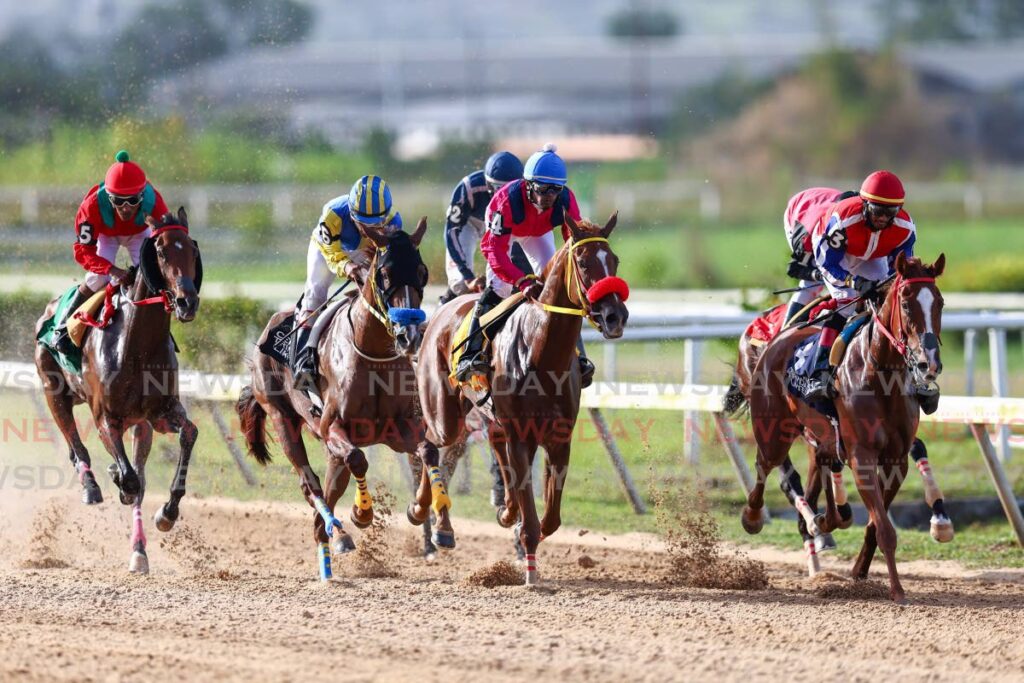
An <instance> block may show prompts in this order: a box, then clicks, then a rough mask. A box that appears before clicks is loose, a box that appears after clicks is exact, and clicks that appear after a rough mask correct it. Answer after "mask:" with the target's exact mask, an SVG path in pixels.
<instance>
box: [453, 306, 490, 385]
mask: <svg viewBox="0 0 1024 683" xmlns="http://www.w3.org/2000/svg"><path fill="white" fill-rule="evenodd" d="M500 303H501V297H500V296H498V293H497V292H495V291H494V290H493V289H491V288H490V287H487V288H485V289H484V292H483V294H481V295H480V298H479V299H478V300H477V302H476V308H474V309H473V321H472V322H471V323H470V324H469V341H467V342H466V348H465V349H464V350H463V351H462V357H461V358H460V359H459V365H458V367H456V368H455V378H456V379H457V380H459V381H460V382H467V381H469V378H470V377H471V376H472V375H473V374H474V373H482V374H486V373H487V372H488V371H489V370H490V369H491V359H490V358H489V357H488V356H487V354H486V353H484V335H483V333H482V332H481V331H480V318H481V317H483V315H484V314H485V313H487V311H489V310H491V309H492V308H494V307H495V306H497V305H498V304H500Z"/></svg>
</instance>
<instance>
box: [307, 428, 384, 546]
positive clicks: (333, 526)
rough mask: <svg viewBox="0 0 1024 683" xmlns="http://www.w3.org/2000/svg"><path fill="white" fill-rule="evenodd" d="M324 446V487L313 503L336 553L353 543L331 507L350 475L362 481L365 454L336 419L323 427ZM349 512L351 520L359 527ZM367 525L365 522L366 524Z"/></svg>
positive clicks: (364, 469) (363, 477)
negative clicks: (325, 436) (325, 471)
mask: <svg viewBox="0 0 1024 683" xmlns="http://www.w3.org/2000/svg"><path fill="white" fill-rule="evenodd" d="M324 445H325V447H326V449H327V473H326V476H327V490H326V492H325V493H326V495H325V500H321V501H319V502H318V503H317V509H318V510H320V514H321V516H322V517H323V518H324V523H325V524H326V525H327V528H328V533H329V534H330V535H331V537H332V538H333V539H334V543H333V548H332V550H333V551H334V553H336V554H344V553H347V552H351V551H352V550H355V547H356V544H355V542H354V541H353V540H352V537H351V536H349V534H348V532H347V531H345V528H344V527H343V526H342V524H341V522H340V521H339V520H338V519H337V518H336V517H335V516H334V508H335V506H336V505H337V504H338V500H340V499H341V497H342V496H343V495H345V491H346V490H347V489H348V482H349V478H350V477H352V476H355V477H357V481H358V479H359V478H362V479H363V481H364V482H365V480H366V471H367V469H368V468H369V464H368V463H367V462H366V455H364V454H363V452H362V451H361V450H359V449H358V448H356V447H355V446H353V445H352V442H351V441H350V440H349V437H348V433H347V432H346V431H345V430H344V429H343V428H342V427H341V425H339V424H338V423H337V422H335V423H332V424H331V426H330V427H329V428H328V430H327V438H326V439H325V441H324ZM356 519H357V518H356V517H355V515H354V513H353V516H352V520H353V522H355V523H356V525H357V526H359V523H358V522H357V521H356ZM369 519H370V521H371V522H372V521H373V506H372V502H371V506H370V508H369ZM368 525H369V522H367V524H366V526H368Z"/></svg>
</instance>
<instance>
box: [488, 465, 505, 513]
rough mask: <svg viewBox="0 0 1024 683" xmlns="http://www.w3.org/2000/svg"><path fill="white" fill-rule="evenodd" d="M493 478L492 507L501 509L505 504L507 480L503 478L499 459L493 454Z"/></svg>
mask: <svg viewBox="0 0 1024 683" xmlns="http://www.w3.org/2000/svg"><path fill="white" fill-rule="evenodd" d="M491 476H492V477H494V482H493V483H492V484H491V505H492V506H493V507H496V508H497V507H501V506H502V505H504V504H505V479H504V478H502V476H501V465H499V464H498V459H497V458H495V457H494V454H493V453H492V454H491Z"/></svg>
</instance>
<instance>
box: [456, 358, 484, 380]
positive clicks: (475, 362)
mask: <svg viewBox="0 0 1024 683" xmlns="http://www.w3.org/2000/svg"><path fill="white" fill-rule="evenodd" d="M490 369H491V362H490V360H489V359H488V358H487V357H486V356H484V354H483V352H480V353H478V354H477V355H475V356H473V357H472V358H463V359H461V360H460V361H459V365H458V367H456V368H455V379H457V380H459V381H460V382H468V381H469V378H470V377H472V376H473V375H474V374H476V373H480V374H487V372H488V371H489V370H490Z"/></svg>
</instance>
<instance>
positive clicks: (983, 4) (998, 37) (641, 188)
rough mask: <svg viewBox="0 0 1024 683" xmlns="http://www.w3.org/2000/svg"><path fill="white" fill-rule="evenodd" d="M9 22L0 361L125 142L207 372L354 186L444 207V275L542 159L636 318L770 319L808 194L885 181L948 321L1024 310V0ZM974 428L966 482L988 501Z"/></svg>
mask: <svg viewBox="0 0 1024 683" xmlns="http://www.w3.org/2000/svg"><path fill="white" fill-rule="evenodd" d="M0 6H2V7H3V11H2V12H0V102H2V105H3V106H2V107H0V264H2V275H0V291H2V292H3V295H2V297H0V308H2V310H0V315H2V317H3V318H4V320H5V321H6V323H7V324H5V325H4V326H2V327H3V329H0V358H4V359H22V360H24V359H26V358H28V357H29V356H30V354H31V348H32V340H31V339H30V338H28V337H27V336H26V335H25V334H24V331H25V329H27V328H29V327H30V326H31V324H32V321H33V320H34V319H35V317H36V315H37V314H38V311H39V310H41V308H42V305H43V303H44V302H45V301H46V300H47V298H48V297H50V296H52V295H53V294H54V293H56V292H59V291H62V290H63V289H64V288H66V287H67V286H69V285H70V284H71V283H72V282H73V281H74V280H75V279H77V278H80V277H81V275H82V272H81V270H80V268H79V267H78V266H77V265H76V264H75V263H74V262H73V259H72V253H71V246H72V243H73V238H74V235H73V225H72V221H73V217H74V213H75V209H76V207H77V205H78V202H79V201H80V200H81V197H82V196H83V195H84V194H85V192H86V191H87V190H88V189H89V188H90V187H91V186H92V185H93V184H95V183H97V182H99V181H100V180H101V179H102V177H103V173H104V171H105V169H106V168H107V166H108V165H109V164H110V163H111V162H112V160H113V155H114V153H115V152H116V151H117V150H118V149H122V148H126V149H128V150H129V151H130V152H131V154H132V158H133V160H136V161H138V162H139V163H140V164H141V165H142V166H143V168H144V169H145V170H146V171H147V173H148V174H149V177H150V179H151V180H152V181H153V183H154V185H155V186H156V187H157V188H158V189H159V190H160V191H161V192H162V193H163V195H164V197H165V198H166V199H167V201H168V204H169V205H171V206H172V207H174V206H177V205H185V206H186V207H187V209H188V210H189V212H190V215H191V217H192V223H193V233H194V235H195V236H196V238H197V239H198V240H199V241H200V243H201V245H202V247H203V251H204V259H205V263H206V279H207V282H208V284H207V286H206V287H205V288H204V290H208V292H207V291H204V294H209V296H208V297H205V296H204V302H203V315H202V316H200V318H201V320H197V322H196V323H193V324H192V325H191V326H189V327H188V329H185V328H184V327H180V326H177V327H176V332H175V333H176V334H177V335H179V340H180V341H182V342H183V343H182V346H183V358H184V362H185V364H186V365H189V366H190V367H194V368H198V369H202V370H210V371H221V372H223V371H228V372H241V371H242V370H244V354H245V353H246V352H247V351H248V349H249V348H250V346H249V343H250V342H251V341H252V340H254V339H255V337H256V335H257V334H258V333H259V330H260V329H261V328H262V325H263V322H264V321H265V320H266V316H267V315H269V311H270V310H271V309H273V308H276V307H277V306H280V305H282V304H283V303H285V302H290V301H294V300H295V299H296V298H297V297H298V295H299V293H300V291H301V285H302V281H303V279H304V276H305V252H306V248H307V240H308V239H309V234H310V232H311V230H312V228H313V226H314V224H315V222H316V221H317V219H318V216H319V212H320V208H321V206H322V205H323V203H324V202H325V201H327V200H328V199H330V198H332V197H334V196H337V195H340V194H342V193H344V192H347V190H348V188H349V187H350V185H351V184H352V183H353V182H354V180H355V179H356V178H358V177H359V176H361V175H363V174H366V173H378V174H381V175H383V176H385V177H386V178H387V179H388V181H389V182H390V183H391V185H392V188H393V192H394V196H395V201H396V205H397V206H398V207H399V209H400V210H401V211H402V212H403V214H405V216H406V217H414V216H419V215H427V216H428V217H429V219H430V225H431V226H432V229H431V232H430V233H428V238H427V243H426V244H425V246H424V253H425V256H426V258H427V261H428V263H429V265H430V267H431V272H432V282H433V283H435V284H437V283H441V282H442V280H443V272H444V271H443V256H444V248H443V238H442V234H441V233H442V230H443V218H444V213H445V210H446V207H447V202H448V199H449V197H450V196H451V191H452V188H453V187H454V186H455V184H456V183H457V182H458V181H459V179H460V178H462V176H464V175H465V174H467V173H469V172H471V171H473V170H476V169H478V168H480V167H481V166H482V164H483V162H484V160H485V159H486V158H487V156H488V155H489V154H490V153H491V152H492V151H495V150H497V149H510V150H512V151H514V152H516V153H518V154H520V155H521V156H522V157H523V158H524V159H525V157H526V156H527V155H528V154H530V153H531V152H532V151H534V150H536V149H538V148H539V147H540V146H541V145H542V144H543V143H545V142H547V141H553V142H555V143H557V144H558V145H559V151H560V152H561V153H562V154H563V156H564V157H565V158H566V159H567V160H568V162H569V166H570V185H571V186H572V188H573V189H574V190H575V191H576V193H577V195H578V196H579V197H580V199H581V200H582V204H583V208H584V213H585V214H589V215H590V216H592V217H593V218H594V219H595V220H597V221H603V219H604V218H605V217H606V216H607V215H608V214H609V213H610V212H611V211H613V210H615V209H618V210H619V211H620V212H621V218H620V221H619V225H620V226H621V227H620V228H619V229H618V230H617V231H616V234H615V245H614V246H615V249H616V251H617V252H618V253H619V255H620V256H621V260H622V266H621V270H620V274H621V275H623V276H624V277H626V279H627V280H629V282H630V284H631V285H632V286H633V287H634V289H635V290H638V291H641V292H642V294H641V295H640V296H638V297H637V301H638V302H639V303H638V305H640V306H641V310H643V309H642V306H643V302H644V301H647V302H649V306H650V310H657V309H658V306H670V305H672V306H676V305H689V306H692V310H694V311H700V312H705V313H706V312H712V313H722V314H735V313H737V312H742V311H750V310H754V309H757V308H759V307H762V306H765V305H767V304H768V303H769V301H770V299H769V297H767V295H766V291H768V290H771V289H774V288H777V287H785V286H788V285H789V284H791V283H789V282H788V281H787V279H786V276H785V268H786V263H787V257H788V248H787V245H786V243H785V241H784V239H783V232H782V227H781V217H782V213H783V210H784V208H785V203H786V199H787V198H788V197H789V196H790V195H791V194H793V193H794V192H796V191H798V190H800V189H802V188H804V187H808V186H811V185H821V184H828V185H832V186H835V187H840V188H843V189H846V188H853V189H855V188H856V187H858V186H859V184H860V181H861V179H862V178H863V177H864V175H866V174H867V173H868V172H870V171H872V170H875V169H878V168H888V169H890V170H892V171H894V172H896V173H897V174H899V175H900V176H901V177H902V178H903V179H904V181H905V183H906V185H907V188H908V202H907V208H908V210H909V212H910V213H911V215H912V216H913V217H914V219H915V221H916V223H917V225H918V235H919V238H918V243H917V245H918V246H917V250H918V253H919V255H921V256H923V257H924V258H925V259H926V260H933V259H934V258H935V257H937V256H938V254H939V252H940V251H944V252H945V253H946V255H947V259H948V266H947V270H946V275H944V276H943V278H942V286H943V290H944V292H951V293H963V296H961V298H959V299H957V298H956V297H950V296H948V295H947V302H951V306H948V307H959V308H961V309H967V310H971V311H979V310H989V309H1010V310H1018V311H1019V310H1022V309H1024V299H1022V297H1021V292H1022V291H1024V258H1022V255H1024V226H1022V218H1024V192H1022V189H1024V3H1022V2H1020V0H862V1H859V2H850V1H843V2H839V1H832V0H777V1H776V2H772V3H762V2H756V1H755V0H689V1H688V2H681V1H677V2H669V1H661V0H560V1H559V2H550V0H547V1H543V2H542V1H540V0H519V1H518V2H515V3H497V2H476V3H472V2H458V1H455V0H392V1H386V2H377V3H349V2H344V3H343V2H336V1H332V0H205V1H200V0H176V1H174V0H172V1H163V2H145V1H142V0H34V2H32V3H23V2H17V3H16V2H14V1H13V0H0ZM654 290H662V291H661V292H660V293H659V292H658V291H654ZM650 302H653V303H650ZM658 302H663V303H661V304H659V303H658ZM631 304H632V302H631ZM686 310H691V309H686ZM979 332H980V334H978V335H977V336H978V339H979V342H980V341H984V340H985V339H984V330H979ZM1018 332H1019V329H1018V330H1014V329H1011V330H1009V337H1007V336H1006V331H1004V332H1003V333H1002V334H1003V337H1002V340H1001V343H1002V344H1003V350H1002V352H1001V356H1000V357H999V358H995V360H992V359H993V356H992V354H989V353H988V351H987V348H986V345H985V344H979V348H978V350H977V354H975V350H974V344H975V341H974V336H973V333H972V334H971V336H970V337H965V335H964V334H962V333H960V332H958V333H954V334H948V335H946V337H945V338H944V342H945V344H946V347H945V349H944V354H946V355H947V356H948V357H950V358H954V359H958V360H953V361H951V362H949V363H947V372H946V374H945V375H944V377H945V378H946V379H945V380H944V388H946V390H947V391H949V392H954V393H965V392H967V393H973V392H980V393H989V392H995V393H1002V394H1007V393H1012V391H1013V386H1014V385H1016V387H1017V388H1018V389H1019V387H1020V386H1021V384H1020V382H1021V381H1022V379H1021V376H1022V374H1024V354H1022V353H1021V344H1020V336H1019V334H1018ZM989 339H990V340H991V341H992V346H993V348H994V347H995V346H998V342H999V341H1000V340H999V338H997V337H990V338H989ZM619 346H620V347H621V348H620V351H619V353H618V355H616V354H615V353H614V352H612V353H609V354H606V355H604V356H601V355H600V354H599V355H598V361H599V363H598V365H599V373H602V372H603V373H605V374H604V376H605V377H619V378H626V379H637V380H650V379H652V378H654V379H658V380H662V381H681V380H682V379H684V378H685V379H687V380H689V381H704V382H722V381H727V380H728V377H729V373H730V364H731V363H732V362H733V361H734V358H735V341H734V340H732V339H725V340H719V341H709V342H708V343H707V345H706V346H705V347H704V352H703V357H704V362H703V364H701V363H700V362H699V358H700V357H701V355H700V352H699V351H698V352H696V355H694V353H695V352H694V349H693V347H692V346H691V347H688V351H686V353H687V354H689V355H687V356H686V359H687V360H686V363H687V364H686V365H684V362H683V357H684V354H683V353H681V351H680V347H679V346H678V344H677V343H676V342H671V343H669V342H665V343H657V342H645V343H634V344H621V345H619ZM695 359H697V360H698V362H697V363H696V364H695V363H694V360H695ZM602 361H603V362H602ZM1000 362H1001V363H1003V368H1002V369H1001V370H1000V371H1001V372H1002V376H1003V379H1005V382H1004V384H1005V386H1003V387H999V386H996V385H998V384H999V383H1000V381H1002V380H1000V379H999V372H997V367H996V365H997V363H1000ZM989 363H991V364H992V365H991V367H992V368H993V370H992V373H991V378H990V377H989V376H988V375H987V374H986V373H981V374H980V376H979V377H978V378H977V380H976V381H975V378H974V365H975V364H977V365H978V366H979V367H980V368H982V369H987V367H988V364H989ZM609 366H611V367H609ZM672 419H675V417H674V416H673V418H672ZM954 431H955V433H952V434H946V435H945V436H943V437H942V438H943V439H944V440H945V441H948V442H949V443H950V444H952V445H951V446H950V448H949V452H950V455H949V456H948V457H950V458H952V457H954V455H952V453H953V452H954V451H956V450H957V449H958V448H959V450H960V451H963V450H964V449H967V450H968V455H966V456H964V463H963V467H962V468H960V469H959V470H958V472H959V474H958V475H957V477H958V481H959V482H960V483H961V484H962V486H961V487H960V490H961V492H963V493H964V494H967V493H971V492H978V493H982V492H990V488H987V485H986V482H985V479H984V476H985V475H984V474H982V473H981V472H982V470H981V469H977V468H975V465H976V464H977V463H976V462H975V461H976V460H977V459H978V456H977V451H976V447H974V446H973V444H972V443H970V442H968V443H967V444H966V445H963V446H962V448H961V447H960V446H958V445H957V444H958V443H959V440H962V439H963V437H964V434H962V433H960V432H959V431H957V430H954ZM679 433H680V432H679V426H678V425H674V426H671V427H669V428H666V429H665V430H664V431H663V432H662V433H661V435H660V436H658V437H657V439H659V441H658V448H657V449H656V450H657V453H652V452H651V442H650V441H648V440H642V443H641V442H640V441H636V439H639V437H636V439H634V441H635V442H636V443H634V444H633V446H635V447H636V448H633V449H632V450H629V452H628V453H627V459H631V458H636V459H637V460H635V461H634V462H638V461H639V460H643V461H644V462H646V463H648V464H649V463H652V462H655V463H656V462H661V463H662V464H663V465H664V466H665V468H672V467H674V466H675V465H674V464H673V463H677V462H680V461H681V458H680V452H681V450H682V444H681V442H680V440H679V438H678V434H679ZM645 439H646V437H645ZM640 446H642V448H641V447H640ZM594 448H595V449H597V446H594ZM972 449H973V450H972ZM627 450H628V449H627ZM596 452H597V453H600V451H599V450H596ZM1002 452H1003V453H1004V454H1008V453H1009V451H1007V450H1006V446H1005V445H1004V446H1003V451H1002ZM598 457H600V456H598ZM1006 457H1007V458H1008V457H1009V456H1008V455H1007V456H1006ZM690 462H691V463H693V462H696V460H695V459H694V458H692V457H691V458H690ZM636 466H637V467H642V466H643V465H639V464H638V465H636ZM650 466H652V467H653V466H654V465H650ZM710 467H714V466H710ZM724 471H725V472H726V474H725V475H724V476H725V477H726V478H727V477H728V476H729V475H728V468H725V470H724ZM1022 472H1024V469H1021V468H1019V467H1018V468H1017V469H1015V470H1014V473H1015V474H1014V476H1015V477H1016V476H1020V474H1021V473H1022ZM705 474H708V476H709V477H710V478H711V479H713V478H714V477H713V476H712V475H713V472H712V473H710V474H709V473H708V472H705ZM610 486H611V489H610V493H609V496H611V497H613V498H614V497H615V496H616V495H617V494H616V492H615V484H614V482H613V483H612V484H610ZM975 489H977V491H975ZM728 495H729V497H730V498H732V499H734V498H735V492H734V491H732V492H730V493H729V494H728ZM1003 527H1005V524H1003ZM1018 559H1019V558H1018Z"/></svg>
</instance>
